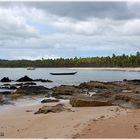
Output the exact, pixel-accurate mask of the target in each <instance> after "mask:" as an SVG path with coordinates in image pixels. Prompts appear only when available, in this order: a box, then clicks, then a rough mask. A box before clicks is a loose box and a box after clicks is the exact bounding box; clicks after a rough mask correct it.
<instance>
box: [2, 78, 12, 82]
mask: <svg viewBox="0 0 140 140" xmlns="http://www.w3.org/2000/svg"><path fill="white" fill-rule="evenodd" d="M11 81H12V80H10V79H9V78H8V77H4V78H2V79H1V82H11Z"/></svg>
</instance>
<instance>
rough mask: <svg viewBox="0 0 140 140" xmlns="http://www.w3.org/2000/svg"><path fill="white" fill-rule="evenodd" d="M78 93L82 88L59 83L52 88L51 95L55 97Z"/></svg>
mask: <svg viewBox="0 0 140 140" xmlns="http://www.w3.org/2000/svg"><path fill="white" fill-rule="evenodd" d="M79 93H82V90H81V89H79V88H77V87H76V86H70V85H61V86H58V87H54V88H53V92H52V96H54V97H55V96H58V95H74V94H79Z"/></svg>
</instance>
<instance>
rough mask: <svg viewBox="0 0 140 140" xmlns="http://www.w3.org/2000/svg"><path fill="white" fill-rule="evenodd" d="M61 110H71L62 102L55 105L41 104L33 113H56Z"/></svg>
mask: <svg viewBox="0 0 140 140" xmlns="http://www.w3.org/2000/svg"><path fill="white" fill-rule="evenodd" d="M61 111H71V110H70V109H68V108H65V106H64V104H57V105H55V106H43V107H41V108H39V110H38V111H37V112H35V114H39V113H44V114H47V113H50V112H53V113H57V112H61Z"/></svg>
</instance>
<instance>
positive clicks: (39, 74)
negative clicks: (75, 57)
mask: <svg viewBox="0 0 140 140" xmlns="http://www.w3.org/2000/svg"><path fill="white" fill-rule="evenodd" d="M73 71H77V74H76V75H61V76H60V75H59V76H54V75H50V74H49V73H50V72H73ZM24 75H28V76H29V77H31V78H33V79H37V78H43V79H50V80H52V81H53V83H45V84H47V86H48V87H49V86H54V85H60V84H79V83H81V82H86V81H90V80H97V81H117V80H123V79H125V78H126V79H140V72H130V71H109V70H104V71H103V70H95V69H75V68H74V69H68V68H36V70H27V69H26V68H0V79H1V78H3V77H9V78H10V79H12V80H17V79H19V78H20V77H22V76H24Z"/></svg>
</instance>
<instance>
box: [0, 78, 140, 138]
mask: <svg viewBox="0 0 140 140" xmlns="http://www.w3.org/2000/svg"><path fill="white" fill-rule="evenodd" d="M3 79H6V78H3ZM7 79H8V78H7ZM19 80H20V82H16V83H15V84H13V83H10V82H8V84H4V83H2V82H1V83H2V84H3V85H2V86H1V89H2V90H4V89H8V90H9V91H8V92H7V91H1V98H0V122H1V123H0V138H139V137H140V133H139V131H140V119H139V116H140V102H139V101H140V87H139V85H140V80H139V79H132V80H127V79H124V80H123V81H112V82H101V81H89V82H83V83H80V84H79V85H60V86H55V87H52V88H47V87H45V86H43V85H44V81H45V84H46V85H47V84H48V83H49V82H48V80H46V79H39V80H40V81H43V82H40V83H42V84H43V85H36V83H35V82H36V79H31V78H30V77H28V76H24V77H21V78H20V79H19ZM19 80H18V81H19ZM29 81H30V82H29ZM46 81H47V82H46ZM14 82H15V81H14ZM13 89H14V90H15V91H14V92H13ZM10 90H12V91H11V92H10Z"/></svg>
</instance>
